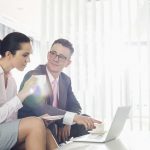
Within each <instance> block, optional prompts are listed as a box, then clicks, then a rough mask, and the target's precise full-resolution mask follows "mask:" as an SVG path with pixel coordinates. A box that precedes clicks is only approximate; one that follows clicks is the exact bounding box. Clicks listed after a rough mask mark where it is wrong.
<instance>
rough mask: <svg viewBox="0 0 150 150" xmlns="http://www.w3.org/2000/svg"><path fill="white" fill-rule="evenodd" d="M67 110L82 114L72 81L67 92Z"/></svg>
mask: <svg viewBox="0 0 150 150" xmlns="http://www.w3.org/2000/svg"><path fill="white" fill-rule="evenodd" d="M66 110H67V111H71V112H75V113H78V114H80V113H81V106H80V104H79V102H78V100H77V99H76V97H75V95H74V93H73V91H72V86H71V81H70V83H69V86H68V91H67V105H66Z"/></svg>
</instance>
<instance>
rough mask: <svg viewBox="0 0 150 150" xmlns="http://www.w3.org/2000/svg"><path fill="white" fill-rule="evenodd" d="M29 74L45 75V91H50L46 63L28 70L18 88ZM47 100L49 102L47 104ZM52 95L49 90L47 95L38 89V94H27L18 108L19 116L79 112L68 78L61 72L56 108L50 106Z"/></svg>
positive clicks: (79, 108)
mask: <svg viewBox="0 0 150 150" xmlns="http://www.w3.org/2000/svg"><path fill="white" fill-rule="evenodd" d="M31 75H46V78H47V88H48V89H46V90H47V91H51V85H50V81H49V78H48V75H47V72H46V65H39V66H38V67H37V68H36V69H35V70H31V71H29V72H28V73H27V74H26V75H25V77H24V79H23V82H22V83H21V87H20V89H22V88H23V85H24V83H25V81H26V80H28V79H29V78H30V77H31ZM47 102H49V103H50V104H47ZM51 104H52V95H51V92H49V94H48V95H47V94H46V95H44V96H43V95H41V94H40V91H38V94H36V93H34V94H32V95H31V96H28V97H27V98H26V100H25V101H24V102H23V108H21V109H20V110H19V114H18V116H19V118H23V117H27V116H40V115H43V114H45V113H48V114H49V115H64V114H65V112H66V111H70V112H76V113H80V112H81V107H80V104H79V103H78V101H77V99H76V97H75V96H74V94H73V91H72V87H71V80H70V78H69V77H68V76H67V75H66V74H64V73H61V74H60V76H59V101H58V108H54V107H52V105H51Z"/></svg>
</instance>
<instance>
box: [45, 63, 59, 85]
mask: <svg viewBox="0 0 150 150" xmlns="http://www.w3.org/2000/svg"><path fill="white" fill-rule="evenodd" d="M46 72H47V74H48V77H49V80H50V82H51V83H52V82H53V81H54V80H57V83H58V80H59V76H58V77H57V78H56V79H54V77H53V76H52V74H51V73H50V71H49V70H48V68H47V66H46Z"/></svg>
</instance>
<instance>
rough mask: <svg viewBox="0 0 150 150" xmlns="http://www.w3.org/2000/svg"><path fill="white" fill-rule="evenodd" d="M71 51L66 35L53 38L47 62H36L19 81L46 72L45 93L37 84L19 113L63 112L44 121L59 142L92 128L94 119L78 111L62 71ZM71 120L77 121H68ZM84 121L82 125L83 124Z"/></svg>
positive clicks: (52, 113) (78, 106)
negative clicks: (51, 120)
mask: <svg viewBox="0 0 150 150" xmlns="http://www.w3.org/2000/svg"><path fill="white" fill-rule="evenodd" d="M73 52H74V48H73V47H72V44H71V43H70V42H69V41H68V40H66V39H58V40H56V41H54V43H53V44H52V46H51V49H50V51H49V52H48V54H47V60H48V62H47V64H46V65H39V66H38V67H37V68H36V69H35V70H32V71H29V72H28V73H27V74H26V75H25V77H24V80H23V82H22V84H21V88H22V87H23V85H24V83H25V81H26V80H27V79H28V78H29V77H30V76H31V75H46V79H47V83H48V86H47V89H46V91H48V92H45V93H47V94H44V96H43V95H42V93H41V91H40V89H39V88H37V92H35V93H33V94H32V96H29V97H28V98H27V100H25V101H24V107H23V108H22V109H21V110H20V111H19V117H26V116H41V115H43V114H49V115H64V118H63V120H59V121H55V122H53V123H51V122H50V123H49V122H48V121H47V122H46V124H47V125H48V127H49V129H51V131H52V133H53V134H54V136H55V138H56V139H57V141H58V142H59V143H61V142H65V141H66V140H68V138H69V137H71V136H73V137H77V136H80V135H83V134H87V131H86V129H93V128H94V127H95V126H94V122H97V123H100V121H97V120H95V119H92V118H90V117H87V116H82V115H79V114H80V113H81V106H80V104H79V102H78V101H77V99H76V97H75V96H74V94H73V91H72V87H71V80H70V78H69V77H68V76H67V75H66V74H64V73H63V72H62V70H63V68H64V67H67V66H68V65H69V64H70V63H71V60H70V59H71V55H72V54H73ZM73 122H75V123H77V124H79V125H77V124H75V125H72V124H73ZM83 125H84V126H83Z"/></svg>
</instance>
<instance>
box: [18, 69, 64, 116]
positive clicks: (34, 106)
mask: <svg viewBox="0 0 150 150" xmlns="http://www.w3.org/2000/svg"><path fill="white" fill-rule="evenodd" d="M32 75H37V73H36V72H34V71H30V72H28V73H27V74H26V75H25V77H24V79H23V81H22V83H21V86H20V90H21V89H22V87H23V86H24V84H25V82H26V81H27V80H28V79H29V78H30V77H31V76H32ZM39 93H40V91H38V92H37V93H36V91H35V92H34V93H33V94H32V95H30V96H28V97H27V98H26V99H25V100H24V102H23V105H24V108H25V109H27V110H28V112H30V111H31V112H33V114H32V115H35V116H41V115H43V114H46V113H48V114H49V115H64V114H65V113H66V111H64V110H61V109H58V108H54V107H52V106H51V105H48V104H46V103H45V99H46V97H47V95H45V96H43V95H40V94H39ZM22 110H23V109H22ZM23 113H24V112H19V117H24V116H25V115H21V114H23Z"/></svg>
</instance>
